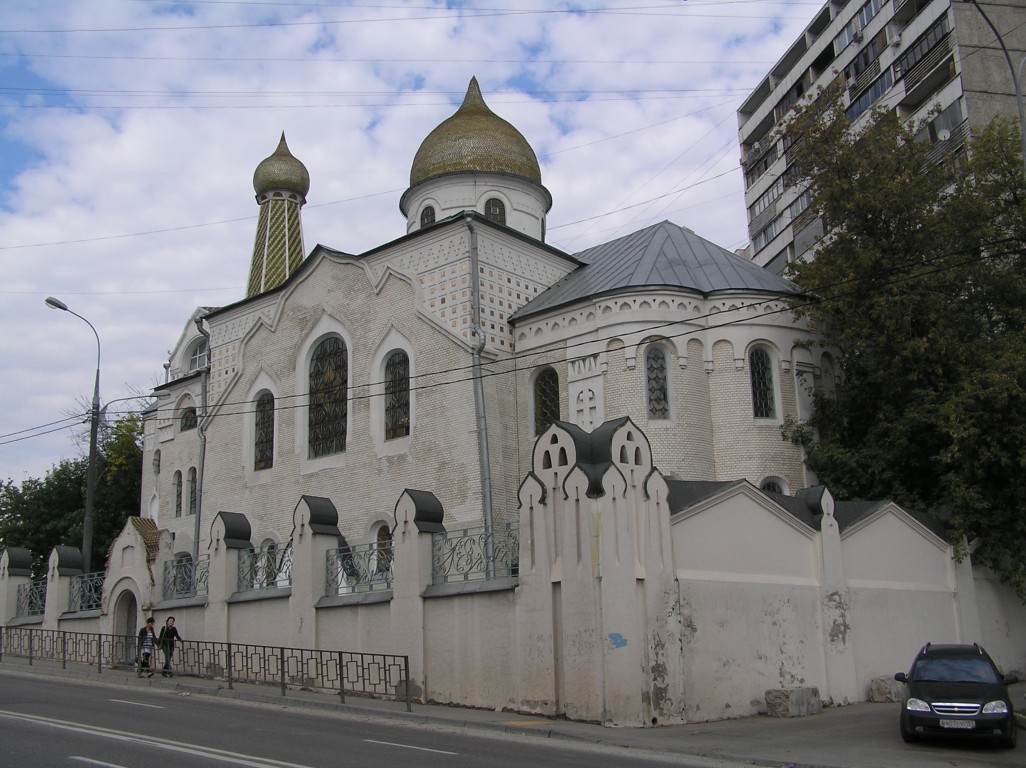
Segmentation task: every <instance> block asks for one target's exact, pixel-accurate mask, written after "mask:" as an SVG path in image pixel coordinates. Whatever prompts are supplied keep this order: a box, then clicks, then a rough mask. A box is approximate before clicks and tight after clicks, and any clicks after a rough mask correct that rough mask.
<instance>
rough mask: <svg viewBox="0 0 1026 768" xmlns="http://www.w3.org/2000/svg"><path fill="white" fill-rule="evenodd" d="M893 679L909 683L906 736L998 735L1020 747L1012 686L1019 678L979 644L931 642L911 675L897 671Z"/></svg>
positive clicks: (918, 656)
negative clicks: (1004, 669) (1004, 672)
mask: <svg viewBox="0 0 1026 768" xmlns="http://www.w3.org/2000/svg"><path fill="white" fill-rule="evenodd" d="M894 679H895V680H897V681H898V682H901V683H907V684H908V689H907V693H906V695H905V700H904V701H903V702H902V705H901V720H900V722H899V727H900V728H901V738H903V739H904V740H905V741H910V742H911V741H917V740H918V739H919V738H920V737H922V736H939V735H945V736H977V737H980V736H984V737H991V738H996V739H997V740H998V742H999V743H1000V744H1001V746H1003V747H1014V746H1015V740H1016V725H1015V715H1014V713H1013V711H1012V700H1011V699H1010V698H1009V697H1008V686H1009V685H1011V684H1012V683H1017V682H1019V678H1017V677H1016V676H1015V675H1002V674H1001V672H1000V671H999V670H998V668H997V666H996V665H995V664H994V662H993V660H992V659H991V658H990V656H988V655H987V652H986V651H985V650H983V649H982V648H981V647H980V646H978V645H976V644H975V643H973V644H972V645H931V644H930V643H927V644H926V645H924V646H923V648H922V649H921V650H920V651H919V653H918V654H916V658H915V661H913V662H912V668H911V669H910V670H909V671H908V674H905V673H904V672H898V673H897V674H896V675H895V676H894Z"/></svg>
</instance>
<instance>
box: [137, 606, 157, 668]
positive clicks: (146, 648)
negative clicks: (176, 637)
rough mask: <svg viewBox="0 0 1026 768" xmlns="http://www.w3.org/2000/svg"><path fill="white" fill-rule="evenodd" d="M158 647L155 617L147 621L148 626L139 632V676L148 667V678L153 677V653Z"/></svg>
mask: <svg viewBox="0 0 1026 768" xmlns="http://www.w3.org/2000/svg"><path fill="white" fill-rule="evenodd" d="M156 647H157V633H156V631H155V630H154V628H153V617H152V616H150V617H149V618H147V619H146V626H144V627H143V628H142V629H140V630H139V659H140V661H139V674H140V675H142V668H143V667H146V671H147V673H148V674H147V675H146V677H153V662H152V657H153V651H154V649H155V648H156Z"/></svg>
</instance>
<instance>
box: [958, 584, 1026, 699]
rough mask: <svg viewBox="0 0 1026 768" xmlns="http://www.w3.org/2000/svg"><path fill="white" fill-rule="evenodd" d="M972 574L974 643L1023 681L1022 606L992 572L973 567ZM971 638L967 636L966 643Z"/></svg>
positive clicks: (1025, 617) (1025, 612) (1025, 610)
mask: <svg viewBox="0 0 1026 768" xmlns="http://www.w3.org/2000/svg"><path fill="white" fill-rule="evenodd" d="M973 573H974V575H975V577H976V578H975V582H976V600H977V604H978V606H979V613H980V624H981V630H982V635H981V636H980V638H979V640H978V642H979V643H980V645H982V646H983V647H984V648H986V649H987V653H989V654H990V655H991V658H993V659H994V661H996V662H997V664H998V666H999V667H1001V669H1002V671H1003V672H1006V673H1008V672H1014V673H1016V674H1017V675H1018V676H1019V679H1020V680H1026V605H1023V604H1022V603H1021V602H1020V601H1019V599H1018V598H1017V597H1016V596H1015V594H1014V593H1013V592H1012V590H1011V589H1010V588H1009V587H1007V586H1005V585H1004V584H1002V583H1001V581H1000V579H999V578H998V577H997V576H996V575H995V574H994V573H993V572H992V571H990V570H988V569H986V568H983V567H980V566H977V567H976V568H974V570H973ZM974 640H976V638H972V637H970V638H967V639H966V642H972V641H974ZM1020 705H1021V702H1016V706H1017V707H1018V706H1020Z"/></svg>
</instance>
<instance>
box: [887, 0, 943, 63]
mask: <svg viewBox="0 0 1026 768" xmlns="http://www.w3.org/2000/svg"><path fill="white" fill-rule="evenodd" d="M950 31H951V27H950V26H949V25H948V15H947V14H944V15H943V16H941V17H940V18H939V19H937V21H935V22H934V23H933V24H932V25H931V26H930V28H929V29H928V30H926V32H924V33H923V34H922V35H920V36H919V38H918V39H917V40H916V41H915V42H914V43H912V45H910V46H909V47H908V50H906V51H905V52H904V53H903V54H902V55H901V56H900V57H899V58H898V60H897V61H895V62H894V75H895V77H903V76H904V75H905V74H906V73H908V72H909V71H910V70H911V69H912V68H913V67H914V66H915V65H916V64H918V63H919V62H920V61H922V60H923V59H924V58H925V57H926V55H927V54H928V53H929V52H930V51H932V50H933V49H934V48H936V47H937V44H938V43H939V42H940V41H941V40H943V39H944V38H945V37H947V35H948V32H950Z"/></svg>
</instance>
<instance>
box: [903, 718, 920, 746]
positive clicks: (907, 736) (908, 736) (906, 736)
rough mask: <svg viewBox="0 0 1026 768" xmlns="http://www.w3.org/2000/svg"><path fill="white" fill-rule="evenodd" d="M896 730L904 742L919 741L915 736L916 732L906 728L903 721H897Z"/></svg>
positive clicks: (912, 742) (913, 742)
mask: <svg viewBox="0 0 1026 768" xmlns="http://www.w3.org/2000/svg"><path fill="white" fill-rule="evenodd" d="M898 730H900V731H901V740H902V741H904V742H905V743H906V744H915V743H916V742H917V741H919V737H918V736H916V734H914V733H913V732H912V731H910V730H909V729H908V728H906V727H905V723H904V722H899V723H898Z"/></svg>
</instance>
